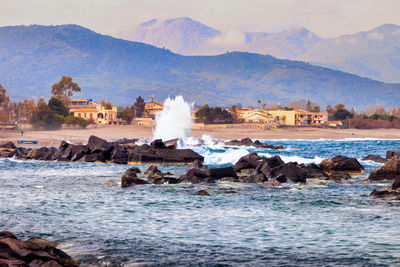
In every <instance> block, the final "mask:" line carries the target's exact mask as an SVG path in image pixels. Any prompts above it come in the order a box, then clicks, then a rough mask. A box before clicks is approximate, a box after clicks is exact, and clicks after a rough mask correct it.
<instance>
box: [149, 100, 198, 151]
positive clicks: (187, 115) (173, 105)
mask: <svg viewBox="0 0 400 267" xmlns="http://www.w3.org/2000/svg"><path fill="white" fill-rule="evenodd" d="M191 106H192V105H190V104H189V103H187V102H186V101H185V100H184V99H183V97H182V96H176V97H175V98H174V99H172V98H169V97H168V98H167V99H166V100H165V102H164V108H163V110H162V111H161V112H160V113H158V114H157V117H156V127H155V129H154V131H153V138H154V139H162V140H164V141H165V140H171V139H175V138H179V140H180V142H179V143H178V146H180V147H182V146H184V145H185V140H186V136H187V135H188V133H189V132H190V129H191V128H192V124H193V121H192V115H191V112H190V107H191Z"/></svg>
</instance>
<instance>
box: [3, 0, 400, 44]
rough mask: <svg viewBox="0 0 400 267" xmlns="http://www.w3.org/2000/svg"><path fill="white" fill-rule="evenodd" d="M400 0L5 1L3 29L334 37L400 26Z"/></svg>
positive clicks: (115, 34)
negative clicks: (173, 21)
mask: <svg viewBox="0 0 400 267" xmlns="http://www.w3.org/2000/svg"><path fill="white" fill-rule="evenodd" d="M399 11H400V0H0V26H10V25H30V24H42V25H59V24H79V25H82V26H84V27H87V28H90V29H92V30H94V31H96V32H99V33H103V34H107V35H112V36H116V37H118V36H119V34H120V33H123V32H128V31H131V30H132V29H134V28H135V27H136V26H137V25H138V24H140V23H142V22H144V21H147V20H150V19H153V18H157V19H167V18H176V17H190V18H192V19H194V20H198V21H200V22H202V23H204V24H206V25H208V26H211V27H213V28H216V29H218V30H221V31H230V30H238V31H248V32H277V31H280V30H283V29H287V28H290V27H299V26H302V27H306V28H307V29H309V30H311V31H312V32H314V33H315V34H317V35H319V36H320V37H324V38H329V37H336V36H339V35H342V34H351V33H355V32H359V31H365V30H370V29H372V28H375V27H377V26H380V25H382V24H385V23H392V24H397V25H400V16H399V15H398V14H399Z"/></svg>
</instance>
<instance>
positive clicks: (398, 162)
mask: <svg viewBox="0 0 400 267" xmlns="http://www.w3.org/2000/svg"><path fill="white" fill-rule="evenodd" d="M397 178H400V158H397V157H392V158H390V159H389V160H388V162H386V163H385V164H384V165H383V166H381V167H379V168H378V169H376V170H375V171H374V172H372V173H371V174H370V175H369V177H368V179H369V180H394V179H397Z"/></svg>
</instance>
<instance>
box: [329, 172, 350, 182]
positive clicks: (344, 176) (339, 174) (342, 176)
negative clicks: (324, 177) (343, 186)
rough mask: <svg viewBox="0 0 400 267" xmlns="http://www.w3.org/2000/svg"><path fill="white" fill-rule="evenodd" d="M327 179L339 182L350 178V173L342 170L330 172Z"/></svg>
mask: <svg viewBox="0 0 400 267" xmlns="http://www.w3.org/2000/svg"><path fill="white" fill-rule="evenodd" d="M328 179H329V180H334V181H338V182H340V181H342V180H349V179H351V175H350V174H348V173H344V172H336V173H332V174H331V175H329V176H328Z"/></svg>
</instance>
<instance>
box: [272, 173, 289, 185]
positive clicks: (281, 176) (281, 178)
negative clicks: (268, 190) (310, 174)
mask: <svg viewBox="0 0 400 267" xmlns="http://www.w3.org/2000/svg"><path fill="white" fill-rule="evenodd" d="M271 181H277V182H279V183H286V182H287V178H286V176H285V175H284V174H279V175H278V176H276V177H274V178H272V179H271Z"/></svg>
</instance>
